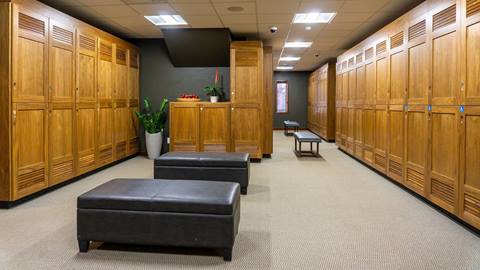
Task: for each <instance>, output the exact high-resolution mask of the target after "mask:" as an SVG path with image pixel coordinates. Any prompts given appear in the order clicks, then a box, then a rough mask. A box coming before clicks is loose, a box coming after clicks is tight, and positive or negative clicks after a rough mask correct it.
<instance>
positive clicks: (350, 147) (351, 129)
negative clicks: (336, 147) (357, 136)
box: [347, 108, 356, 154]
mask: <svg viewBox="0 0 480 270" xmlns="http://www.w3.org/2000/svg"><path fill="white" fill-rule="evenodd" d="M355 124H356V123H355V109H354V108H348V127H347V151H348V152H349V153H350V154H354V147H355V141H354V133H355Z"/></svg>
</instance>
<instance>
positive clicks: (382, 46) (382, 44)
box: [377, 40, 387, 55]
mask: <svg viewBox="0 0 480 270" xmlns="http://www.w3.org/2000/svg"><path fill="white" fill-rule="evenodd" d="M386 51H387V41H386V40H384V41H382V42H380V43H378V44H377V55H379V54H381V53H384V52H386Z"/></svg>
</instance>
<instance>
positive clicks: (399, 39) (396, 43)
mask: <svg viewBox="0 0 480 270" xmlns="http://www.w3.org/2000/svg"><path fill="white" fill-rule="evenodd" d="M402 45H403V31H402V32H400V33H398V34H396V35H394V36H392V37H391V38H390V48H391V49H393V48H397V47H400V46H402Z"/></svg>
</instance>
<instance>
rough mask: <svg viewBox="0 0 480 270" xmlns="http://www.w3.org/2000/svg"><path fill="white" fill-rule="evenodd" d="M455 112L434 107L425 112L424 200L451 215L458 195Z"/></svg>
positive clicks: (455, 109) (454, 209)
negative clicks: (426, 170)
mask: <svg viewBox="0 0 480 270" xmlns="http://www.w3.org/2000/svg"><path fill="white" fill-rule="evenodd" d="M457 110H458V108H457V107H456V106H455V107H454V106H451V107H435V106H433V108H432V111H431V112H429V119H430V120H429V130H430V132H429V133H430V134H429V136H430V142H431V147H430V149H429V159H430V171H429V176H430V179H429V182H428V184H429V186H428V187H429V189H428V196H429V198H430V200H431V201H433V202H434V203H436V204H438V205H439V206H440V207H442V208H444V209H445V210H447V211H449V212H451V213H455V211H456V210H457V208H456V205H457V203H456V202H457V200H458V198H457V194H458V192H457V191H458V156H459V155H458V151H459V145H458V133H457V130H458V128H459V126H458V119H457V118H458V114H457Z"/></svg>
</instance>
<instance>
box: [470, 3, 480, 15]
mask: <svg viewBox="0 0 480 270" xmlns="http://www.w3.org/2000/svg"><path fill="white" fill-rule="evenodd" d="M478 12H480V0H467V17H470V16H472V15H475V14H477V13H478Z"/></svg>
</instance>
